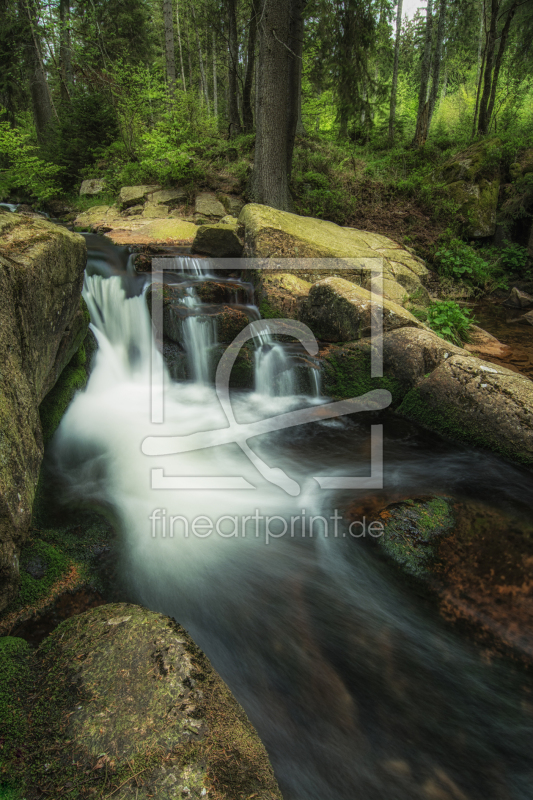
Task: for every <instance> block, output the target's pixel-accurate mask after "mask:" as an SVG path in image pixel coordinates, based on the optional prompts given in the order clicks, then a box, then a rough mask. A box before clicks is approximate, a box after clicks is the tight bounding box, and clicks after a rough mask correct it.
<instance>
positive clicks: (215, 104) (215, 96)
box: [213, 31, 218, 117]
mask: <svg viewBox="0 0 533 800" xmlns="http://www.w3.org/2000/svg"><path fill="white" fill-rule="evenodd" d="M213 111H214V114H215V117H218V82H217V46H216V38H215V31H213Z"/></svg>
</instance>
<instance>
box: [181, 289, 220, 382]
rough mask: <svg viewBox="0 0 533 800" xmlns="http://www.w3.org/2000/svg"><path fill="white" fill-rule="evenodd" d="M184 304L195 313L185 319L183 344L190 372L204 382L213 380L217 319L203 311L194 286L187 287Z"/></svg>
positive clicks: (194, 378) (197, 379) (196, 379)
mask: <svg viewBox="0 0 533 800" xmlns="http://www.w3.org/2000/svg"><path fill="white" fill-rule="evenodd" d="M183 305H185V306H187V308H190V309H191V310H192V311H194V312H195V313H194V314H191V315H190V316H188V317H186V318H185V319H184V320H183V324H182V331H183V346H184V348H185V352H186V353H187V361H188V364H189V372H190V375H191V377H192V379H193V380H194V381H197V382H198V383H202V384H208V383H210V382H212V377H213V348H214V347H215V345H216V343H217V330H216V320H215V319H214V317H212V316H209V315H207V314H202V313H201V303H200V302H199V300H198V297H197V296H196V292H195V291H194V289H193V288H192V287H189V288H188V289H187V295H186V297H184V298H183Z"/></svg>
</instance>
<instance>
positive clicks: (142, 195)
mask: <svg viewBox="0 0 533 800" xmlns="http://www.w3.org/2000/svg"><path fill="white" fill-rule="evenodd" d="M160 188H161V187H160V186H149V185H146V184H144V185H142V186H123V187H122V189H121V190H120V194H119V203H120V207H121V208H122V209H125V208H129V206H136V205H138V204H139V203H142V202H143V201H144V200H145V199H146V197H147V196H148V195H149V194H153V193H154V192H157V191H158V190H159V189H160Z"/></svg>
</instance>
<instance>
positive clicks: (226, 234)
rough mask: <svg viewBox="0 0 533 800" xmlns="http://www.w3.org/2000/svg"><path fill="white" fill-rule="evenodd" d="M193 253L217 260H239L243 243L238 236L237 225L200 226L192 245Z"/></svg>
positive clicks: (222, 223)
mask: <svg viewBox="0 0 533 800" xmlns="http://www.w3.org/2000/svg"><path fill="white" fill-rule="evenodd" d="M192 250H193V253H202V254H204V255H208V256H214V257H215V258H239V257H240V256H241V255H242V242H241V240H240V239H239V237H238V235H237V225H236V224H235V225H230V224H228V223H226V222H221V223H218V224H216V225H200V226H199V228H198V230H197V231H196V236H195V237H194V242H193V244H192Z"/></svg>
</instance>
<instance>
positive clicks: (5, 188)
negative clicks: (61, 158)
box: [0, 122, 62, 202]
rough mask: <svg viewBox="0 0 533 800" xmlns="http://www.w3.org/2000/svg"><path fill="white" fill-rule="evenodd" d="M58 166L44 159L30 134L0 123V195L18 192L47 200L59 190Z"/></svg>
mask: <svg viewBox="0 0 533 800" xmlns="http://www.w3.org/2000/svg"><path fill="white" fill-rule="evenodd" d="M61 171H62V170H61V167H60V166H58V165H57V164H51V163H50V162H48V161H45V160H44V159H43V158H42V157H41V154H40V153H39V149H38V147H37V145H36V144H34V142H33V141H32V136H31V133H29V132H26V131H24V130H22V129H20V128H11V127H10V126H9V125H8V123H7V122H0V196H1V197H3V198H7V197H8V196H9V194H10V193H12V192H17V193H22V194H24V195H25V196H26V197H28V199H33V198H35V199H36V200H38V201H40V202H44V201H45V200H49V199H50V198H51V197H53V196H54V195H56V194H57V193H58V191H59V185H58V178H59V176H60V174H61Z"/></svg>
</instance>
